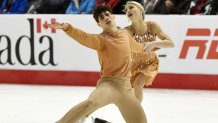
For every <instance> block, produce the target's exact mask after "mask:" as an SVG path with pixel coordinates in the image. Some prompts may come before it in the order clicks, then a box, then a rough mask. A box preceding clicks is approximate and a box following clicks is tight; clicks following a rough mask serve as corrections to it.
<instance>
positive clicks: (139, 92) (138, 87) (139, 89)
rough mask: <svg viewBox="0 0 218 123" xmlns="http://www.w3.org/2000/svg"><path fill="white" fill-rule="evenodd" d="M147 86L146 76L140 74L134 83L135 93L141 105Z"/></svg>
mask: <svg viewBox="0 0 218 123" xmlns="http://www.w3.org/2000/svg"><path fill="white" fill-rule="evenodd" d="M145 84H146V79H145V75H143V74H142V73H140V74H138V76H137V77H136V79H135V80H134V82H133V88H134V93H135V96H136V98H137V99H138V101H139V102H140V103H141V102H142V100H143V88H144V86H145Z"/></svg>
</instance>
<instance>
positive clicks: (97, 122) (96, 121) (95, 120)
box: [92, 117, 111, 123]
mask: <svg viewBox="0 0 218 123" xmlns="http://www.w3.org/2000/svg"><path fill="white" fill-rule="evenodd" d="M92 122H93V123H111V122H108V121H106V120H103V119H100V118H94V117H92Z"/></svg>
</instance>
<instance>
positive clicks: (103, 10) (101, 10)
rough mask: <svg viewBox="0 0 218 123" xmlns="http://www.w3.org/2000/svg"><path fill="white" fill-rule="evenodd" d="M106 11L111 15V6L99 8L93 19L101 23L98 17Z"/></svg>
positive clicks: (100, 6)
mask: <svg viewBox="0 0 218 123" xmlns="http://www.w3.org/2000/svg"><path fill="white" fill-rule="evenodd" d="M106 11H109V12H110V13H111V9H110V7H109V6H107V5H99V6H97V7H96V8H95V10H94V12H93V17H94V19H95V21H96V22H99V20H98V17H99V16H100V15H101V13H102V12H106Z"/></svg>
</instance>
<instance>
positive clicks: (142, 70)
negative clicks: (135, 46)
mask: <svg viewBox="0 0 218 123" xmlns="http://www.w3.org/2000/svg"><path fill="white" fill-rule="evenodd" d="M125 13H126V16H127V17H128V19H129V20H130V21H131V25H130V26H127V27H126V28H125V29H126V30H127V31H128V32H129V33H130V34H131V35H132V37H133V38H134V39H135V40H136V41H137V42H138V43H141V44H144V45H145V53H134V52H132V68H131V72H132V77H131V83H132V87H133V88H134V93H135V96H136V98H137V99H138V101H139V102H142V99H143V88H144V86H145V85H146V86H149V85H152V82H153V80H154V78H155V77H156V75H157V73H158V70H159V59H158V57H157V55H156V53H155V51H156V50H158V49H160V48H172V47H174V43H173V42H172V40H171V39H170V37H169V36H168V35H167V34H166V33H165V32H163V31H162V30H161V28H160V26H159V25H158V24H157V23H155V22H153V21H145V12H144V8H143V6H142V5H141V4H140V3H138V2H135V1H129V2H127V4H126V5H125ZM156 37H158V38H159V39H160V41H157V40H156Z"/></svg>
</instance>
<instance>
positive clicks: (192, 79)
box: [0, 70, 218, 90]
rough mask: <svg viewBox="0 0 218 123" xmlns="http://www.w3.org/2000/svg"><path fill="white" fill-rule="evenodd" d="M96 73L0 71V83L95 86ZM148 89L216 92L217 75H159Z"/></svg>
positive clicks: (97, 77)
mask: <svg viewBox="0 0 218 123" xmlns="http://www.w3.org/2000/svg"><path fill="white" fill-rule="evenodd" d="M99 77H100V76H99V73H98V72H83V71H82V72H80V71H39V70H0V83H10V84H43V85H74V86H95V85H96V82H97V80H98V79H99ZM149 88H168V89H203V90H218V75H203V74H174V73H164V74H163V73H159V74H158V75H157V77H156V78H155V80H154V83H153V85H152V86H150V87H149Z"/></svg>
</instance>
